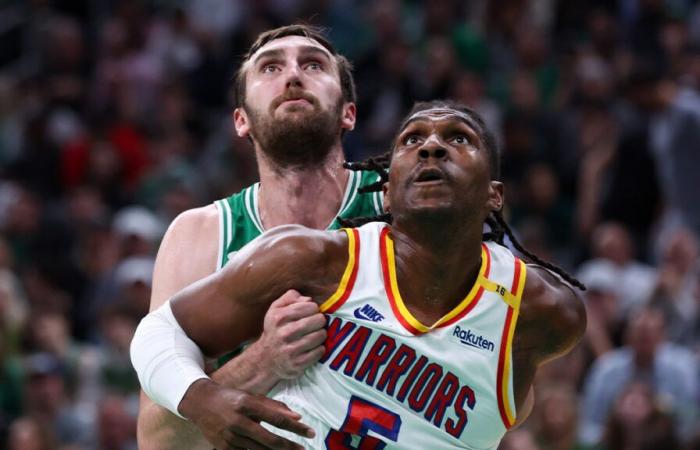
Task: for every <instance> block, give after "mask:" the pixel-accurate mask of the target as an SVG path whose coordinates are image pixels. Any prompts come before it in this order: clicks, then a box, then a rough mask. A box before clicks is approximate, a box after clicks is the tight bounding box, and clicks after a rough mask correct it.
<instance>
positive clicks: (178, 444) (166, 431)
mask: <svg viewBox="0 0 700 450" xmlns="http://www.w3.org/2000/svg"><path fill="white" fill-rule="evenodd" d="M137 437H138V447H139V449H141V450H189V449H195V450H199V449H201V450H205V449H206V450H211V447H212V446H211V444H209V443H208V442H207V440H206V439H204V436H202V433H200V431H199V430H198V429H197V427H196V426H195V425H194V424H193V423H192V422H189V421H187V420H183V419H181V418H179V417H177V416H176V415H174V414H172V413H171V412H170V411H168V410H167V409H165V408H163V407H162V406H159V405H157V404H155V403H153V402H152V401H151V400H150V399H149V398H148V397H147V396H146V395H144V394H143V393H142V394H141V410H140V412H139V419H138V426H137Z"/></svg>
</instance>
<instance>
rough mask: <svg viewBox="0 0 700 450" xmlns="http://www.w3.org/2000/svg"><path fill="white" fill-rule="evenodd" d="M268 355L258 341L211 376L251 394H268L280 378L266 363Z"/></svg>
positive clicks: (218, 381) (224, 384)
mask: <svg viewBox="0 0 700 450" xmlns="http://www.w3.org/2000/svg"><path fill="white" fill-rule="evenodd" d="M267 359H268V357H266V355H265V351H264V349H263V348H262V346H261V345H260V343H259V342H258V341H256V342H254V343H253V344H251V345H250V346H249V347H247V348H246V349H245V350H244V351H243V353H241V354H240V355H238V356H236V357H235V358H233V359H232V360H231V361H229V362H227V363H226V364H224V365H223V366H222V367H221V368H219V369H218V370H217V371H216V372H214V373H213V374H211V378H212V379H213V380H214V381H216V382H217V383H219V384H221V385H223V386H226V387H230V388H235V389H239V390H241V391H245V392H248V393H251V394H263V395H264V394H267V393H268V392H270V390H271V389H272V388H273V387H274V386H275V384H277V382H278V381H279V380H280V378H279V377H278V376H277V375H276V374H274V371H273V370H271V369H270V368H269V367H267V366H266V365H265V364H264V361H266V360H267Z"/></svg>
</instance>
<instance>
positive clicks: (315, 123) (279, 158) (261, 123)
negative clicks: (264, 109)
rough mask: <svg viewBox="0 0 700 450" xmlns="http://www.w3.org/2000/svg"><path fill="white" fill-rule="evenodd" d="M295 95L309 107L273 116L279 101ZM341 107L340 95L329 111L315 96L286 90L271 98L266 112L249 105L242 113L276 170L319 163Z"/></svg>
mask: <svg viewBox="0 0 700 450" xmlns="http://www.w3.org/2000/svg"><path fill="white" fill-rule="evenodd" d="M295 98H303V99H305V100H307V101H308V102H309V103H311V106H312V109H310V110H309V109H308V108H304V110H303V113H301V114H299V113H296V114H289V113H287V114H285V115H284V116H283V117H279V118H278V117H275V115H276V113H278V112H277V108H278V106H279V105H280V104H282V103H283V102H284V101H286V100H289V99H295ZM342 109H343V99H342V97H340V98H339V99H338V102H337V103H336V104H335V105H334V107H332V108H331V109H330V110H323V109H322V107H321V106H320V104H319V101H318V99H316V97H314V96H312V95H310V94H307V93H304V92H298V91H297V92H293V91H287V92H285V94H283V95H281V96H279V97H277V98H275V99H274V100H273V101H272V103H271V104H270V110H269V111H268V113H267V114H261V113H260V112H259V111H256V110H255V109H254V108H249V107H246V112H248V116H249V118H250V123H251V132H250V134H251V136H252V138H253V140H254V141H256V142H257V143H258V144H259V147H260V150H261V151H262V152H263V154H264V155H265V156H266V157H267V158H269V159H270V160H271V162H272V163H273V165H274V166H276V168H277V169H281V170H284V169H294V168H299V167H308V166H317V165H320V164H323V162H324V161H325V159H326V156H327V155H328V154H329V152H330V150H331V148H332V147H333V144H334V143H335V141H336V139H337V136H338V133H339V129H340V120H341V114H342Z"/></svg>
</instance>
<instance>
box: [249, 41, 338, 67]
mask: <svg viewBox="0 0 700 450" xmlns="http://www.w3.org/2000/svg"><path fill="white" fill-rule="evenodd" d="M292 52H294V53H299V52H320V53H322V54H324V55H326V57H328V58H329V59H332V58H333V55H331V53H330V52H329V51H328V49H326V48H325V47H324V46H323V45H321V43H320V42H318V41H317V40H315V39H313V38H311V37H307V36H284V37H281V38H277V39H273V40H271V41H269V42H267V43H265V45H263V46H262V47H260V48H259V49H257V50H256V52H255V53H253V54H252V55H251V56H250V58H248V61H246V64H247V65H248V64H255V62H256V61H258V60H259V59H260V58H261V57H264V56H265V55H279V54H288V53H292Z"/></svg>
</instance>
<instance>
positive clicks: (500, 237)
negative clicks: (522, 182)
mask: <svg viewBox="0 0 700 450" xmlns="http://www.w3.org/2000/svg"><path fill="white" fill-rule="evenodd" d="M434 108H444V109H452V110H455V111H459V112H462V113H464V114H466V115H467V116H469V117H470V118H471V119H472V120H473V121H474V123H475V124H476V125H477V128H479V129H477V130H476V131H477V133H479V135H480V136H481V139H482V141H483V143H484V146H485V147H486V150H487V151H488V153H489V162H490V164H491V179H493V180H498V179H499V178H500V167H501V162H500V152H499V150H498V146H497V145H496V139H495V138H494V136H493V134H491V132H490V131H489V130H488V128H487V127H486V124H485V123H484V121H483V119H482V118H481V117H480V116H479V114H478V113H477V112H476V111H474V110H473V109H471V108H469V107H466V106H464V105H461V104H459V103H455V102H452V101H444V100H434V101H431V102H418V103H416V104H415V105H414V106H413V108H411V111H409V113H408V114H407V115H406V118H405V119H404V121H403V122H402V123H401V126H400V127H399V131H398V133H397V134H396V136H395V137H394V140H393V143H392V149H393V148H394V147H395V146H396V140H397V139H398V136H399V135H400V134H401V131H402V130H403V129H404V128H405V126H406V122H407V121H408V119H410V118H411V117H412V116H413V115H414V114H416V113H418V112H420V111H426V110H429V109H434ZM391 155H392V152H391V151H388V152H386V153H384V154H382V155H379V156H374V157H371V158H368V159H367V160H365V161H361V162H346V163H345V164H344V167H345V168H346V169H350V170H355V171H358V170H368V171H373V172H376V173H377V174H378V175H379V177H380V179H379V181H377V182H376V183H373V184H371V185H369V186H365V187H363V188H360V189H359V190H358V193H360V194H364V193H367V192H379V191H381V190H382V186H383V185H384V183H386V182H387V181H389V164H390V162H391ZM392 219H393V218H392V216H391V214H390V213H386V214H381V215H379V216H376V217H357V218H353V219H342V218H340V217H339V218H338V220H339V222H340V224H341V225H342V226H344V227H359V226H362V225H364V224H366V223H369V222H386V223H391V222H392ZM486 224H487V225H488V226H489V228H490V231H489V232H487V233H484V235H483V238H482V239H483V240H485V241H493V242H496V243H497V244H500V245H503V246H505V243H504V238H505V236H508V239H509V240H510V242H511V243H512V244H513V246H514V247H515V248H516V249H517V250H518V251H519V252H520V253H521V254H523V255H524V256H525V257H527V258H528V259H529V260H530V261H531V262H533V263H535V264H539V265H540V266H542V267H544V268H546V269H548V270H551V271H552V272H554V273H556V274H558V275H559V276H561V277H562V278H563V279H564V280H566V281H567V282H568V283H569V284H571V285H573V286H576V287H577V288H579V289H580V290H582V291H585V290H586V286H585V285H584V284H583V283H581V282H580V281H579V280H577V279H576V278H575V277H573V276H572V275H570V274H569V273H568V272H566V271H565V270H564V269H562V268H561V267H559V266H557V265H555V264H552V263H550V262H547V261H545V260H543V259H541V258H540V257H539V256H537V255H535V254H534V253H532V252H530V251H528V250H526V249H525V248H524V247H523V246H522V244H520V242H519V241H518V239H517V238H516V237H515V234H514V233H513V230H511V228H510V226H508V223H507V222H506V221H505V219H504V218H503V215H502V214H501V212H500V211H492V212H491V214H490V215H489V216H488V217H487V218H486Z"/></svg>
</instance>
